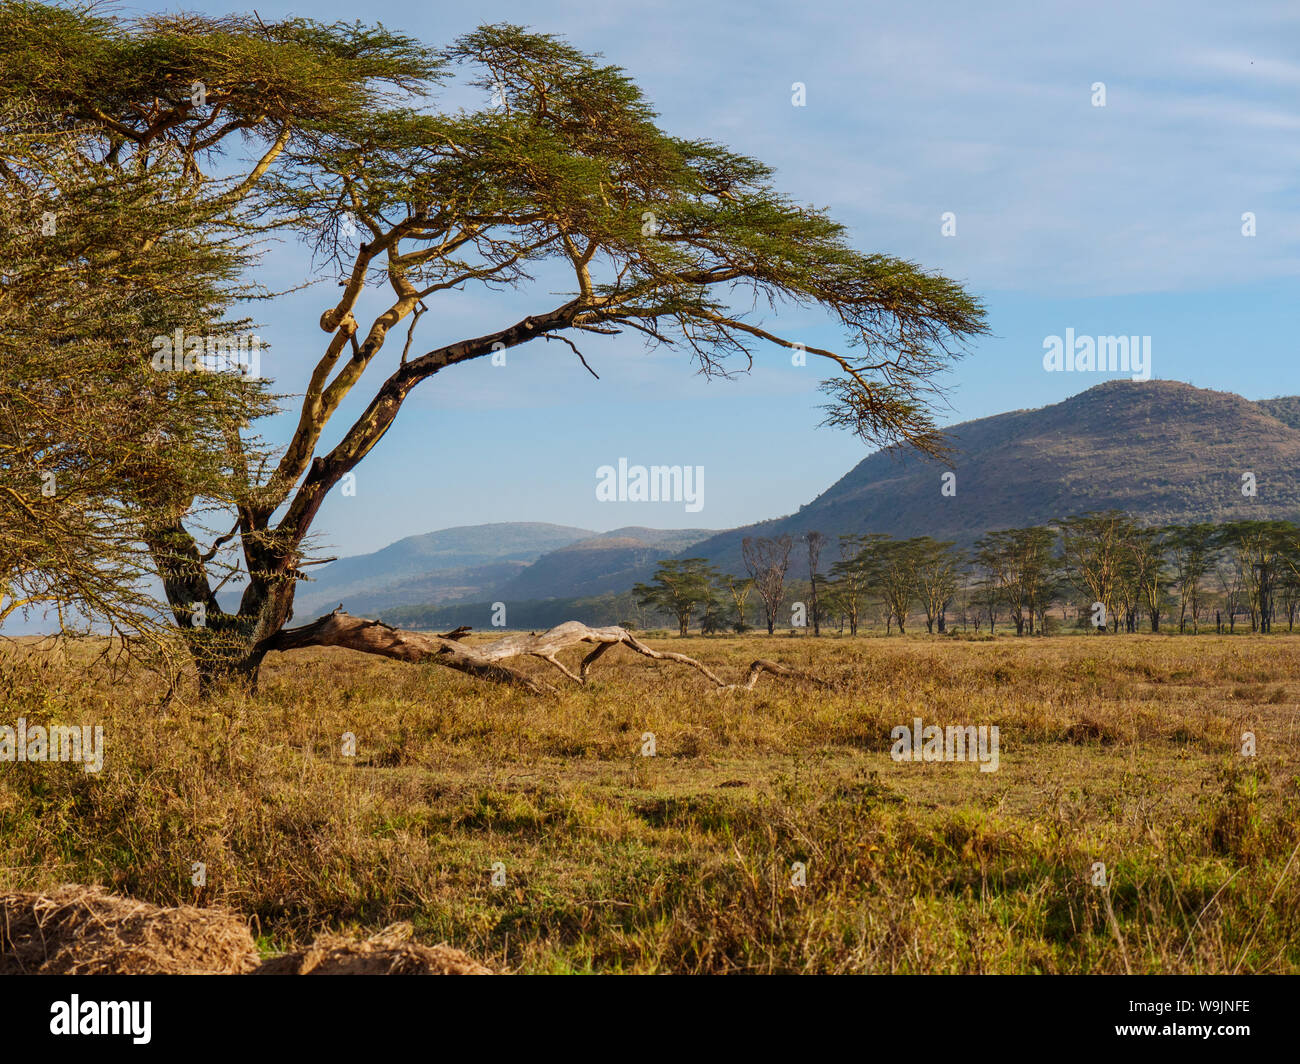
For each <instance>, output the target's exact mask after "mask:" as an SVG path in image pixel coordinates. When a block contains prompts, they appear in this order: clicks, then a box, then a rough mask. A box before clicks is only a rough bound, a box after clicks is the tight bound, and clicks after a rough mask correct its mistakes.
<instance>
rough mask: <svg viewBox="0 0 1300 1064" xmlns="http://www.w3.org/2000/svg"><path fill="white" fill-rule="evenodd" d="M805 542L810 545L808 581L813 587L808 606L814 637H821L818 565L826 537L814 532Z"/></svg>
mask: <svg viewBox="0 0 1300 1064" xmlns="http://www.w3.org/2000/svg"><path fill="white" fill-rule="evenodd" d="M804 541H805V542H806V543H807V545H808V581H809V584H810V585H811V591H810V592H809V596H808V598H809V602H808V604H809V606H811V607H812V623H813V635H821V634H822V622H821V613H820V612H819V611H818V608H817V565H818V563H819V561H820V560H821V556H822V547H823V546H825V544H826V536H825V535H824V534H823V533H821V532H817V531H815V530H814V531H812V532H809V533H808V534H807V535H806V536H804Z"/></svg>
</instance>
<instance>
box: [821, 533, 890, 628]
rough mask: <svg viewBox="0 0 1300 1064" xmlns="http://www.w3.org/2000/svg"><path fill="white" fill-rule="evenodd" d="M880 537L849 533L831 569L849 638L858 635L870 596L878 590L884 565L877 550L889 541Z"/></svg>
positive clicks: (841, 538) (884, 537)
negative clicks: (845, 617)
mask: <svg viewBox="0 0 1300 1064" xmlns="http://www.w3.org/2000/svg"><path fill="white" fill-rule="evenodd" d="M888 538H889V537H888V536H884V535H881V534H879V533H876V534H874V535H870V536H865V535H861V534H857V533H849V534H847V535H842V536H840V537H839V543H840V557H839V561H837V562H835V563H834V564H832V565H831V580H832V581H834V585H833V586H834V588H835V591H836V594H837V596H838V598H839V602H840V604H841V607H842V608H843V610H844V613H845V615H846V616H847V617H848V621H849V635H857V634H858V622H859V619H860V617H861V615H862V608H863V605H864V603H865V601H866V597H867V594H868V592H869V591H870V590H871V588H872V587H874V586H875V583H876V579H877V577H878V575H879V569H880V563H879V559H878V558H877V557H876V547H877V546H878V545H879V544H880V543H882V542H884V541H885V540H886V539H888Z"/></svg>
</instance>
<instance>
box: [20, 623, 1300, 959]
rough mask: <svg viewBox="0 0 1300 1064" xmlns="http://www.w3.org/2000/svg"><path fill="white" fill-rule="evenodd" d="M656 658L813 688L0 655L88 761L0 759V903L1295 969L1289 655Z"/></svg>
mask: <svg viewBox="0 0 1300 1064" xmlns="http://www.w3.org/2000/svg"><path fill="white" fill-rule="evenodd" d="M653 642H656V643H657V644H658V645H660V646H665V647H670V648H672V649H677V650H682V651H684V652H686V653H688V654H691V655H694V656H696V657H699V658H701V659H702V660H705V661H707V662H709V663H711V664H712V663H717V664H719V665H720V666H721V667H722V668H723V669H730V670H732V671H733V673H735V674H738V673H739V672H740V670H741V669H742V667H743V666H744V665H745V664H747V663H748V661H749V660H751V659H752V658H754V657H757V656H760V655H762V656H771V657H776V658H778V659H779V660H782V661H785V662H787V663H788V664H792V665H795V666H798V667H800V668H803V669H807V670H809V671H812V672H816V673H818V674H820V675H823V676H825V677H827V678H829V679H831V680H833V681H834V683H835V687H834V689H833V690H830V691H819V690H815V689H813V688H812V687H810V686H807V685H803V684H799V683H784V684H783V683H780V682H773V680H772V678H770V677H764V678H763V679H762V680H761V681H760V683H759V687H758V689H757V690H755V691H753V692H750V693H724V694H717V693H711V692H710V691H708V690H707V688H706V687H705V685H704V683H703V681H702V679H701V678H700V677H699V676H698V675H697V674H695V673H693V672H692V671H691V670H687V669H682V668H680V667H677V666H673V665H668V664H654V663H647V662H645V661H644V660H643V659H635V658H633V657H632V656H630V655H626V654H625V653H624V652H622V651H615V652H614V653H611V654H609V655H607V656H606V658H604V659H602V661H601V663H600V665H599V666H598V668H597V670H596V672H595V674H594V678H593V682H592V683H591V685H590V686H589V687H587V688H585V689H578V688H571V689H568V690H567V691H566V692H565V693H564V694H563V695H561V696H560V697H558V698H553V699H537V698H532V697H530V696H527V695H524V694H521V693H517V692H513V691H508V690H504V689H500V688H496V687H491V686H484V685H482V684H479V683H477V682H475V681H472V680H469V679H467V678H465V677H463V676H461V675H459V674H457V673H453V672H451V671H449V670H446V669H441V668H437V667H421V666H410V665H403V664H399V663H393V662H386V661H382V660H378V659H374V658H367V657H364V656H362V655H358V654H354V653H351V652H346V651H334V650H319V651H305V652H295V653H294V654H291V655H285V656H278V655H273V656H272V657H271V658H270V659H269V660H268V662H267V664H266V666H265V667H264V668H263V672H262V683H261V687H260V690H259V691H258V693H256V694H255V695H249V694H245V693H237V692H231V693H229V694H227V695H224V696H222V697H219V698H217V699H214V700H210V701H208V702H206V703H200V702H198V701H197V700H196V699H194V698H192V697H191V698H190V699H188V700H187V699H185V698H180V699H177V700H174V701H173V702H172V703H171V704H170V705H167V706H166V707H164V706H163V705H162V692H161V685H160V683H159V682H158V681H157V680H156V679H155V678H154V677H152V676H151V675H150V674H148V673H146V672H144V671H142V670H128V671H127V672H125V673H123V674H119V675H112V674H110V673H109V672H107V671H106V670H104V669H102V668H100V669H94V670H91V671H89V672H88V671H86V669H85V668H84V667H83V666H82V664H81V663H80V660H79V659H80V658H81V657H83V656H85V655H86V654H88V653H89V649H90V648H88V647H84V646H75V645H74V646H72V647H70V648H69V650H68V652H67V653H66V654H65V656H64V660H62V661H58V662H52V661H50V660H49V659H48V657H45V656H42V655H39V654H36V653H35V652H34V651H33V650H32V649H31V647H29V646H24V645H21V644H10V645H9V646H8V647H7V648H5V649H4V650H3V652H2V653H0V698H2V699H3V705H4V710H3V712H0V723H8V724H14V723H15V721H16V718H18V717H19V716H24V717H26V718H27V720H28V722H29V723H49V722H58V723H91V724H96V723H98V724H102V725H103V726H104V729H105V734H106V747H107V758H106V763H105V767H104V770H103V771H102V773H100V774H99V775H98V776H95V775H91V774H87V773H86V772H84V771H83V770H82V769H81V768H80V767H79V766H76V765H71V764H58V765H32V764H22V765H20V764H14V763H0V886H2V887H4V888H19V889H39V888H46V887H51V886H53V885H56V884H59V883H64V882H79V883H100V884H104V885H105V886H107V887H109V888H110V889H112V890H114V891H117V892H120V893H125V894H129V895H132V896H135V897H138V898H141V899H144V900H147V901H151V902H155V903H158V904H177V903H179V902H189V903H194V902H198V903H200V904H213V905H222V906H226V907H229V908H231V909H234V910H236V911H238V912H240V913H243V914H245V915H246V916H247V917H248V919H249V920H250V922H251V923H252V926H253V928H254V930H255V933H256V934H257V935H258V939H259V945H260V946H261V947H263V948H264V949H265V950H266V951H268V952H271V951H275V950H281V949H287V948H290V947H292V946H295V945H297V944H300V943H302V942H304V941H307V940H309V939H310V938H311V937H312V936H313V935H314V934H315V933H316V932H318V931H320V930H322V929H327V928H329V929H338V930H345V931H353V930H360V931H371V930H374V929H377V928H379V927H382V926H384V925H385V924H388V923H390V922H393V921H396V920H410V921H412V922H413V923H414V925H415V928H416V936H417V938H419V939H420V940H422V941H426V942H429V943H437V942H447V943H450V944H453V945H455V946H459V947H461V948H463V949H465V950H467V951H469V952H470V953H471V954H472V955H474V956H475V957H477V958H479V959H481V960H483V961H484V962H485V963H488V964H489V965H492V966H494V967H497V968H499V969H502V970H507V971H520V972H1124V971H1131V972H1135V973H1137V972H1232V971H1239V972H1296V971H1300V858H1297V857H1296V847H1297V844H1298V843H1300V716H1298V714H1297V705H1298V703H1300V637H1290V636H1272V637H1268V638H1252V637H1235V638H1232V637H1217V636H1202V637H1197V638H1193V637H1152V636H1128V637H1093V636H1087V637H1062V638H1038V639H1021V640H1017V639H1014V638H1011V637H1002V638H998V639H997V640H988V639H985V640H980V641H976V640H969V641H968V640H962V639H956V638H937V637H936V638H930V637H924V636H909V637H905V638H898V637H895V638H890V639H886V638H862V639H856V640H850V639H845V638H835V637H824V638H822V639H818V640H814V639H811V638H806V637H805V638H799V639H794V638H788V637H782V636H778V637H776V638H775V639H771V640H769V639H768V638H766V637H765V636H752V637H730V638H722V637H719V638H698V637H697V638H689V639H684V640H679V639H676V638H670V639H661V640H657V641H653ZM538 667H539V669H540V668H542V667H541V666H540V665H539V666H538ZM549 678H550V679H555V680H558V679H559V676H558V674H556V673H551V676H550V677H549ZM918 716H919V717H921V718H923V719H924V721H925V722H926V723H927V724H930V723H934V724H940V725H942V724H963V725H966V724H996V725H998V726H999V728H1000V738H1001V743H1000V746H1001V749H1000V768H999V771H997V772H995V773H981V772H979V771H978V770H977V768H976V766H975V765H973V764H945V763H937V764H924V763H897V762H895V761H893V760H892V759H891V758H890V756H889V753H888V751H889V747H890V738H889V733H890V729H891V728H893V727H894V726H895V725H899V724H909V723H910V722H911V720H912V718H914V717H918ZM647 731H649V732H653V733H654V735H655V742H656V747H657V756H655V757H644V756H641V746H642V742H641V737H642V734H643V733H644V732H647ZM1244 731H1251V732H1253V733H1254V734H1255V735H1256V737H1257V743H1258V753H1257V755H1256V756H1254V757H1246V756H1242V754H1241V735H1242V732H1244ZM345 732H351V733H353V734H354V735H355V736H356V739H357V751H356V755H355V756H354V757H345V756H343V753H342V748H341V747H342V743H341V739H342V736H343V734H344V733H345ZM195 861H201V862H203V863H204V864H205V865H206V869H207V882H206V886H205V887H203V888H196V887H195V886H193V885H192V884H191V881H190V880H191V874H192V871H191V870H192V867H193V862H195ZM796 861H799V862H803V863H804V864H805V865H806V869H807V873H806V874H807V885H806V886H804V887H794V886H792V885H791V882H790V880H791V868H792V864H793V862H796ZM1098 861H1101V862H1104V863H1105V865H1106V869H1107V879H1108V885H1107V887H1105V888H1104V889H1103V888H1099V887H1097V886H1094V885H1093V884H1092V882H1091V876H1092V872H1091V869H1092V866H1093V864H1094V862H1098ZM497 862H500V863H501V866H503V867H504V872H505V885H504V886H493V885H492V882H491V880H492V872H491V869H492V867H493V866H494V865H495V864H496V863H497Z"/></svg>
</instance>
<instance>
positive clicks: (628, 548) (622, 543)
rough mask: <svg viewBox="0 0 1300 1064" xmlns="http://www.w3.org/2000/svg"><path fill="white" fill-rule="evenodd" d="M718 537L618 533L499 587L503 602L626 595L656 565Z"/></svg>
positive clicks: (706, 532) (553, 556) (691, 532)
mask: <svg viewBox="0 0 1300 1064" xmlns="http://www.w3.org/2000/svg"><path fill="white" fill-rule="evenodd" d="M713 534H714V533H713V531H712V530H710V529H669V530H663V529H656V528H617V529H615V530H614V531H612V532H606V533H605V534H604V535H601V536H595V537H593V538H591V539H584V540H580V541H579V542H577V543H571V544H569V545H568V546H567V547H561V548H560V549H559V550H556V551H552V552H551V553H550V554H546V555H543V556H542V557H541V558H539V559H538V560H537V561H535V562H534V563H533V564H532V565H530V566H529V567H528V568H527V569H525V570H524V571H523V572H521V573H520V574H519V575H518V576H516V577H514V579H512V580H509V581H506V582H505V583H503V584H502V585H501V586H500V587H498V588H497V590H496V592H495V594H496V597H497V598H498V599H501V600H503V601H511V600H513V601H519V600H521V599H547V598H572V597H575V596H591V595H601V594H604V593H605V592H608V591H625V590H627V589H628V588H630V587H631V586H632V585H633V584H635V583H637V582H638V581H642V580H646V579H647V578H648V577H649V576H650V574H651V573H653V572H654V568H655V565H656V564H657V563H658V562H660V561H662V560H663V559H665V558H671V557H673V556H674V555H675V554H677V553H678V552H689V551H690V550H691V549H692V547H693V545H694V544H696V543H698V542H700V541H701V540H704V539H707V538H709V537H710V536H712V535H713Z"/></svg>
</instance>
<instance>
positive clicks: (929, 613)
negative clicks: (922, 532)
mask: <svg viewBox="0 0 1300 1064" xmlns="http://www.w3.org/2000/svg"><path fill="white" fill-rule="evenodd" d="M909 542H910V543H911V546H912V561H911V568H912V573H913V581H914V584H915V587H916V594H917V597H918V598H920V600H921V607H922V609H924V610H925V629H926V631H927V632H930V633H931V634H933V633H934V629H935V625H936V624H938V626H939V632H940V633H941V634H942V633H943V632H945V631H947V628H948V622H947V614H948V607H949V605H951V603H952V597H953V595H955V594H956V593H957V583H958V581H959V579H960V576H961V569H962V556H961V554H960V553H959V552H957V551H956V550H954V549H953V542H952V540H944V541H943V542H938V541H936V540H934V539H932V538H931V537H930V536H922V537H920V538H919V539H916V540H910V541H909Z"/></svg>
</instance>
